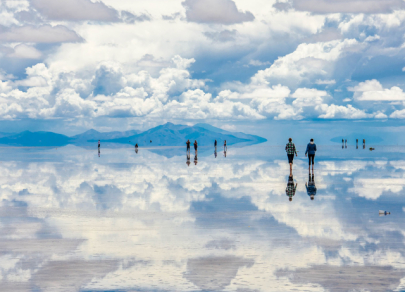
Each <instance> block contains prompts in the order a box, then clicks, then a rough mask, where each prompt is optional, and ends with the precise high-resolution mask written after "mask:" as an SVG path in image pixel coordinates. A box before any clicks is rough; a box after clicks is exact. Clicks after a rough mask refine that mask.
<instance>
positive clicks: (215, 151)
mask: <svg viewBox="0 0 405 292" xmlns="http://www.w3.org/2000/svg"><path fill="white" fill-rule="evenodd" d="M214 155H215V158H217V146H215V150H214Z"/></svg>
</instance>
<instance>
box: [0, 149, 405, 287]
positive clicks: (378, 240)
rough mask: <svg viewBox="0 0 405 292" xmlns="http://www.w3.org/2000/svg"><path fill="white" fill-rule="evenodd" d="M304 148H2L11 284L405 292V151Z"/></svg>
mask: <svg viewBox="0 0 405 292" xmlns="http://www.w3.org/2000/svg"><path fill="white" fill-rule="evenodd" d="M298 148H299V150H301V151H300V152H299V157H298V158H296V159H295V161H294V170H293V177H292V178H290V177H289V166H288V164H287V159H286V155H285V151H284V148H283V147H275V146H273V147H271V146H266V145H258V146H250V147H244V148H236V147H232V146H229V147H228V151H227V153H226V157H225V155H224V152H223V149H222V147H218V151H217V157H215V155H214V149H213V148H212V149H211V148H200V149H199V152H200V153H199V154H198V157H197V159H195V155H194V152H193V151H192V153H191V155H190V163H189V165H188V164H187V156H186V152H185V149H184V151H183V150H182V149H181V148H180V149H179V148H171V147H165V148H158V149H149V150H147V149H139V151H138V153H135V151H134V149H101V152H100V156H98V153H97V149H95V150H88V149H82V148H78V147H75V146H68V147H64V148H58V149H56V148H53V149H49V148H48V149H47V148H0V174H1V175H0V181H1V190H0V196H1V200H0V201H1V205H0V287H1V289H0V291H13V292H15V291H17V292H18V291H35V292H37V291H50V292H51V291H52V292H53V291H292V290H294V291H400V290H401V289H405V249H404V247H405V240H404V236H405V224H404V223H405V219H404V218H405V216H404V215H405V196H404V193H405V192H404V186H405V147H400V146H396V147H388V146H387V147H384V146H379V147H376V150H375V151H369V150H368V147H367V149H365V150H363V149H355V147H353V146H350V147H349V148H348V149H342V148H341V146H322V145H318V149H319V151H318V153H317V156H316V166H315V171H314V173H313V175H312V173H311V175H309V173H308V168H307V166H308V165H307V160H306V159H305V157H304V150H305V147H304V146H299V147H298ZM361 148H362V147H361ZM181 153H183V154H181ZM179 155H180V156H179ZM196 162H197V164H195V163H196ZM295 186H296V190H295V193H294V191H291V188H293V189H295ZM286 188H289V190H290V191H289V194H290V197H291V198H292V200H291V201H290V200H289V196H287V195H286ZM311 197H312V198H311ZM380 210H381V211H388V212H391V214H390V215H382V216H380V215H379V211H380Z"/></svg>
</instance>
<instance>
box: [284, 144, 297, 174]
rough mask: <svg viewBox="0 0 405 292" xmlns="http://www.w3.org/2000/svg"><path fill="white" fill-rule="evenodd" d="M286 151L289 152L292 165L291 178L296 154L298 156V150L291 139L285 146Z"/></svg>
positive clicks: (289, 160)
mask: <svg viewBox="0 0 405 292" xmlns="http://www.w3.org/2000/svg"><path fill="white" fill-rule="evenodd" d="M285 151H286V152H287V157H288V163H289V164H290V176H292V165H293V160H294V153H295V156H298V154H297V150H296V148H295V145H294V143H293V142H292V139H291V138H288V143H287V145H285Z"/></svg>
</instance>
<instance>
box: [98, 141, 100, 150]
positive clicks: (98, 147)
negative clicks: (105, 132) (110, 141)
mask: <svg viewBox="0 0 405 292" xmlns="http://www.w3.org/2000/svg"><path fill="white" fill-rule="evenodd" d="M98 149H100V140H98Z"/></svg>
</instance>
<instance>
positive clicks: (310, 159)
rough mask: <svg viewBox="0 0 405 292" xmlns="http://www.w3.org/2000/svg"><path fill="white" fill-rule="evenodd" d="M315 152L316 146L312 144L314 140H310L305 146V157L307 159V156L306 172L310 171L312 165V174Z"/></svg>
mask: <svg viewBox="0 0 405 292" xmlns="http://www.w3.org/2000/svg"><path fill="white" fill-rule="evenodd" d="M315 152H316V144H315V143H314V139H311V140H310V142H309V143H308V145H307V150H306V151H305V157H307V155H308V170H309V171H311V164H312V172H314V164H315Z"/></svg>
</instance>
